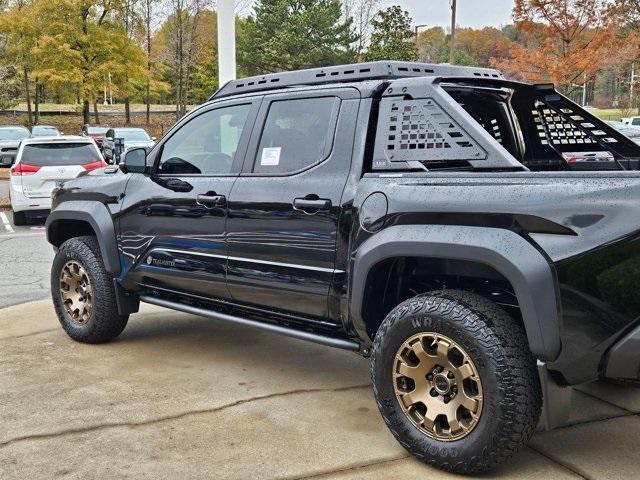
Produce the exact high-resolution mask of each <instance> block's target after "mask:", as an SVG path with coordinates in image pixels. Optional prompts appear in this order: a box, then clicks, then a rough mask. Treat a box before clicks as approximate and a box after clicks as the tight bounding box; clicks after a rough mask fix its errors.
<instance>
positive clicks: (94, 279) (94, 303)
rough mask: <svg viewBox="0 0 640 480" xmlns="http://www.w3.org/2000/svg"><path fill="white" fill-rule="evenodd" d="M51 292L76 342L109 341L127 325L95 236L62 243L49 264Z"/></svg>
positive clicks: (68, 331) (64, 326)
mask: <svg viewBox="0 0 640 480" xmlns="http://www.w3.org/2000/svg"><path fill="white" fill-rule="evenodd" d="M51 295H52V297H53V305H54V307H55V310H56V314H57V315H58V320H60V323H61V324H62V328H64V330H65V332H67V334H68V335H69V336H70V337H71V338H73V339H74V340H76V341H78V342H83V343H103V342H108V341H109V340H112V339H114V338H115V337H117V336H118V335H120V333H122V331H123V330H124V327H125V326H126V325H127V321H128V319H129V316H128V315H119V314H118V306H117V303H116V294H115V290H114V286H113V282H112V279H111V277H110V276H109V274H108V273H107V272H106V270H105V268H104V264H103V262H102V255H101V254H100V247H99V246H98V242H97V240H96V238H95V237H77V238H72V239H70V240H67V241H66V242H64V243H63V244H62V246H61V247H60V249H59V250H58V252H57V254H56V256H55V258H54V260H53V265H52V267H51Z"/></svg>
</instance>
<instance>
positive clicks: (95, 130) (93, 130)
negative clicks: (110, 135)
mask: <svg viewBox="0 0 640 480" xmlns="http://www.w3.org/2000/svg"><path fill="white" fill-rule="evenodd" d="M107 130H109V128H108V127H87V133H88V134H89V135H104V134H105V133H107Z"/></svg>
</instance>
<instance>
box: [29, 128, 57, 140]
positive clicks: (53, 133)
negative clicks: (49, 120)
mask: <svg viewBox="0 0 640 480" xmlns="http://www.w3.org/2000/svg"><path fill="white" fill-rule="evenodd" d="M60 135H62V132H60V130H58V129H57V128H56V127H54V126H53V125H34V126H33V127H31V138H36V137H58V136H60Z"/></svg>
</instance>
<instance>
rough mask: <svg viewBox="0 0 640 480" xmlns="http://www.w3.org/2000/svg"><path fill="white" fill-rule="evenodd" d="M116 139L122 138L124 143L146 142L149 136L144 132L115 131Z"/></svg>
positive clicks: (149, 138)
mask: <svg viewBox="0 0 640 480" xmlns="http://www.w3.org/2000/svg"><path fill="white" fill-rule="evenodd" d="M116 138H124V141H125V142H148V141H149V140H151V137H149V134H148V133H147V132H145V131H144V130H116Z"/></svg>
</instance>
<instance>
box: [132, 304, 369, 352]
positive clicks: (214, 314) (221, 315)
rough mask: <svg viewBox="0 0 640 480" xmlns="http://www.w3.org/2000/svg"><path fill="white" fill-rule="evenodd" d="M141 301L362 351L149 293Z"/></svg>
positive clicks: (351, 343) (352, 345) (342, 342)
mask: <svg viewBox="0 0 640 480" xmlns="http://www.w3.org/2000/svg"><path fill="white" fill-rule="evenodd" d="M140 301H141V302H144V303H150V304H151V305H157V306H159V307H165V308H170V309H172V310H178V311H180V312H185V313H191V314H193V315H199V316H201V317H207V318H212V319H214V320H222V321H225V322H231V323H237V324H240V325H246V326H249V327H255V328H260V329H262V330H267V331H269V332H274V333H280V334H282V335H287V336H289V337H293V338H297V339H300V340H307V341H309V342H314V343H320V344H322V345H328V346H330V347H335V348H341V349H343V350H352V351H354V352H358V351H360V345H359V344H358V343H356V342H354V341H353V340H345V339H341V338H333V337H327V336H324V335H317V334H315V333H310V332H303V331H301V330H295V329H292V328H286V327H281V326H280V325H273V324H270V323H263V322H259V321H257V320H251V319H248V318H243V317H238V316H236V315H229V314H227V313H220V312H216V311H214V310H207V309H206V308H201V307H194V306H193V305H185V304H182V303H178V302H172V301H170V300H165V299H162V298H154V297H149V296H147V295H143V296H141V297H140Z"/></svg>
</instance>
